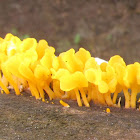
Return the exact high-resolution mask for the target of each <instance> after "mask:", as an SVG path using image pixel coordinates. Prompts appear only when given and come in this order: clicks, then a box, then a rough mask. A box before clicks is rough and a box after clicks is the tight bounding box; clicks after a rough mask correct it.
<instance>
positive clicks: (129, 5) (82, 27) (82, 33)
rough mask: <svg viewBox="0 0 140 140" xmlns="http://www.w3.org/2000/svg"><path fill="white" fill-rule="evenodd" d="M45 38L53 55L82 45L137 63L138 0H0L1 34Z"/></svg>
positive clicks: (105, 55)
mask: <svg viewBox="0 0 140 140" xmlns="http://www.w3.org/2000/svg"><path fill="white" fill-rule="evenodd" d="M9 32H11V33H13V34H14V35H17V36H18V37H20V38H21V39H24V38H27V37H33V38H36V39H37V40H40V39H45V40H47V41H48V43H49V45H50V46H53V47H55V48H56V55H59V53H61V52H63V51H66V50H68V49H70V48H74V49H75V50H78V49H79V48H80V47H84V48H85V49H87V50H89V51H90V52H91V54H92V56H96V57H100V58H103V59H105V60H109V58H110V57H111V56H113V55H115V54H119V55H121V56H122V57H123V58H124V60H125V61H126V62H127V64H128V63H133V62H135V61H138V62H140V55H139V52H140V1H139V0H75V1H74V0H34V1H32V0H1V1H0V36H1V37H4V36H5V35H6V34H7V33H9Z"/></svg>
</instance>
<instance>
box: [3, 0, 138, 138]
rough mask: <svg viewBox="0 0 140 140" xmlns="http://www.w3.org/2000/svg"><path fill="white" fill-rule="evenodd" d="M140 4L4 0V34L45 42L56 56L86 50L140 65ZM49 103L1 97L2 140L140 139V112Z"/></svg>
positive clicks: (110, 0) (101, 0)
mask: <svg viewBox="0 0 140 140" xmlns="http://www.w3.org/2000/svg"><path fill="white" fill-rule="evenodd" d="M139 29H140V1H139V0H124V1H121V0H106V1H104V0H98V1H97V0H76V1H72V0H53V1H52V0H34V1H29V0H22V1H19V0H12V1H11V0H1V2H0V36H1V37H4V36H5V35H6V33H8V32H12V33H13V34H15V35H17V36H19V37H21V38H23V37H24V36H25V35H29V36H30V37H34V38H36V39H37V40H40V39H45V40H47V41H48V43H49V45H51V46H54V47H55V48H56V55H58V54H59V53H61V52H63V51H66V50H68V49H70V48H74V49H75V50H78V49H79V48H80V47H84V48H85V49H87V50H89V51H90V52H91V54H92V56H96V57H100V58H103V59H105V60H109V58H110V57H111V56H113V55H116V54H119V55H121V56H122V57H123V58H124V60H125V62H126V63H127V64H129V63H134V62H136V61H138V62H139V61H140V55H139V52H140V47H139V46H140V31H139ZM53 102H54V104H51V102H50V103H43V102H41V101H39V100H35V99H34V98H31V97H30V96H29V95H28V94H26V93H25V94H24V95H23V96H15V95H14V94H9V95H6V94H1V95H0V139H1V140H15V139H23V140H24V139H25V140H26V139H28V140H30V139H36V140H37V139H40V140H43V139H49V140H51V139H52V140H53V139H58V140H59V139H67V140H69V139H71V140H73V139H83V140H92V139H95V140H98V139H121V140H123V139H130V140H131V139H136V140H139V139H140V133H139V132H140V126H139V124H140V112H139V111H137V110H132V109H124V108H120V109H119V108H110V109H111V113H110V114H108V113H106V112H105V111H104V110H105V109H106V108H107V107H102V106H97V105H91V107H90V108H86V107H77V104H76V102H75V101H67V102H68V103H69V104H70V106H71V107H70V108H64V107H62V106H61V105H60V104H59V101H57V100H56V101H53Z"/></svg>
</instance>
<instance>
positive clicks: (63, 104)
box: [60, 100, 70, 107]
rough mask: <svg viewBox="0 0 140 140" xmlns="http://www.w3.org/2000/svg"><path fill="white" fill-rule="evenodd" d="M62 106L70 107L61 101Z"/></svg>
mask: <svg viewBox="0 0 140 140" xmlns="http://www.w3.org/2000/svg"><path fill="white" fill-rule="evenodd" d="M60 104H61V105H62V106H64V107H70V106H69V105H68V104H67V103H65V102H64V101H62V100H60Z"/></svg>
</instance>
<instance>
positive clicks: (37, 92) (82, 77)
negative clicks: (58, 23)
mask: <svg viewBox="0 0 140 140" xmlns="http://www.w3.org/2000/svg"><path fill="white" fill-rule="evenodd" d="M96 61H97V59H95V58H94V57H92V56H91V54H90V52H89V51H87V50H85V49H84V48H80V49H79V50H78V51H77V52H75V50H74V49H70V50H68V51H66V52H62V53H60V54H59V55H58V56H56V55H55V48H53V47H51V46H49V44H48V42H47V41H45V40H40V41H39V42H37V40H36V39H34V38H27V39H24V40H23V41H22V40H20V39H19V38H18V37H16V36H14V35H12V34H11V33H8V34H7V35H6V36H5V38H4V39H3V38H0V89H1V93H3V92H4V93H6V94H9V93H10V90H11V89H14V90H15V93H16V95H22V94H24V92H23V91H30V92H29V93H31V97H32V96H34V97H35V98H36V99H40V100H42V101H43V102H45V100H46V98H45V97H47V96H48V97H49V99H50V100H52V99H59V100H60V103H61V104H62V105H63V106H66V107H69V105H68V104H67V103H65V102H63V101H62V100H63V99H67V100H76V101H77V104H78V106H83V105H85V106H86V107H90V103H91V102H92V101H93V103H94V104H100V105H107V106H118V107H121V103H120V102H121V97H120V98H119V100H118V103H117V102H116V101H117V99H118V94H119V93H120V92H122V91H123V94H124V97H125V108H130V107H131V108H136V102H137V94H138V93H139V92H140V63H139V62H135V63H134V64H129V65H126V63H125V62H124V60H123V58H122V57H121V56H119V55H115V56H112V57H111V58H110V60H109V61H108V62H103V63H101V64H100V65H99V64H98V63H97V62H96ZM21 92H23V93H21ZM46 102H47V103H48V102H49V101H46ZM138 102H139V101H138ZM51 103H52V104H53V102H51ZM106 112H107V113H109V112H110V109H109V108H107V109H106Z"/></svg>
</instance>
